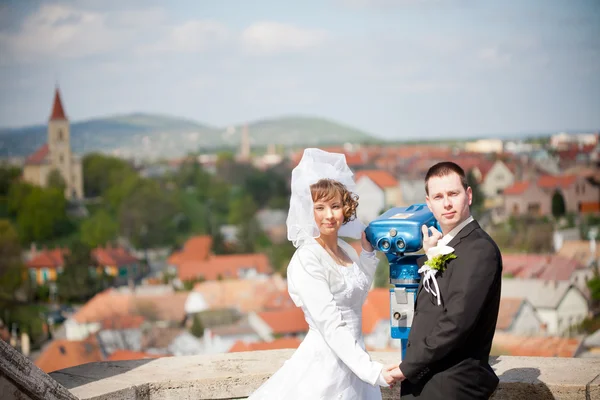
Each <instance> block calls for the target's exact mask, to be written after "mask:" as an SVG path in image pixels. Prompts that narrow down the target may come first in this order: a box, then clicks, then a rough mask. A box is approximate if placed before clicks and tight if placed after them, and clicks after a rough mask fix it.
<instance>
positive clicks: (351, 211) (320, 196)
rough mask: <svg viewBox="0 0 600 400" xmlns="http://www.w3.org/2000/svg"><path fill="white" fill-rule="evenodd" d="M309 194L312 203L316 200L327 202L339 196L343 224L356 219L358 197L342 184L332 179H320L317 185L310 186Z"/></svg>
mask: <svg viewBox="0 0 600 400" xmlns="http://www.w3.org/2000/svg"><path fill="white" fill-rule="evenodd" d="M310 193H311V195H312V199H313V202H317V201H318V200H325V201H328V200H331V199H334V198H336V197H337V196H338V195H339V196H340V198H341V199H342V207H343V210H342V211H343V212H344V224H346V223H348V222H350V221H353V220H355V219H356V208H357V207H358V195H357V194H355V193H351V192H350V191H349V190H348V189H347V188H346V186H344V185H343V184H342V183H340V182H338V181H335V180H333V179H320V180H319V181H318V182H317V183H313V184H312V185H310Z"/></svg>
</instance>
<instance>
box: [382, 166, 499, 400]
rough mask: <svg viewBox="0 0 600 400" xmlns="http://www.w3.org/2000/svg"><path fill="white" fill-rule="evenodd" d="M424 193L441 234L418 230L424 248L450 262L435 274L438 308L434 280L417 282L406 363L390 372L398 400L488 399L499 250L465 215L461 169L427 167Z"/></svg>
mask: <svg viewBox="0 0 600 400" xmlns="http://www.w3.org/2000/svg"><path fill="white" fill-rule="evenodd" d="M425 192H426V194H427V196H426V201H427V206H428V207H429V209H430V210H431V212H432V213H433V215H434V216H435V218H436V219H437V220H438V222H439V224H440V227H441V228H442V232H441V233H440V232H438V231H437V230H435V229H434V232H433V235H432V236H431V237H429V234H428V233H427V228H426V227H423V234H424V238H425V239H424V241H423V247H424V249H425V250H427V249H429V248H431V247H433V246H435V245H439V246H441V245H447V246H450V247H452V248H453V249H454V255H456V258H454V259H452V260H450V261H448V262H447V263H446V265H445V269H443V270H438V271H437V274H436V276H435V279H436V280H437V283H438V285H439V297H440V300H441V303H440V304H439V305H438V298H437V296H434V294H436V295H437V293H436V290H434V289H433V288H434V287H435V285H434V284H433V282H431V283H432V284H431V285H427V286H425V287H424V286H423V283H424V282H423V279H421V283H420V285H419V289H418V291H417V300H416V303H415V314H414V320H413V324H412V328H411V330H410V335H409V337H408V343H407V349H406V358H405V359H404V360H402V362H401V363H400V365H399V366H397V367H395V368H394V369H393V370H391V373H392V376H394V378H395V379H396V380H397V381H402V384H401V386H402V388H401V397H402V399H424V400H434V399H444V400H445V399H461V400H462V399H466V400H470V399H473V400H475V399H488V398H489V397H490V396H491V395H492V393H493V392H494V390H495V389H496V387H497V386H498V377H497V376H496V374H495V373H494V371H493V370H492V368H491V367H490V365H489V363H488V358H489V355H490V349H491V347H492V338H493V337H494V331H495V329H496V320H497V318H498V308H499V306H500V283H501V274H502V258H501V255H500V250H499V249H498V246H496V244H495V243H494V241H493V240H492V238H490V236H489V235H488V234H487V233H485V231H483V229H481V227H480V226H479V224H478V223H477V221H475V220H474V219H473V217H472V216H471V213H470V209H469V206H470V205H471V200H472V197H473V192H472V190H471V188H470V187H469V186H468V185H467V179H466V177H465V172H464V171H463V169H462V168H461V167H460V166H458V165H457V164H455V163H452V162H442V163H438V164H436V165H434V166H433V167H431V168H430V169H429V171H428V172H427V175H426V177H425ZM425 261H426V257H422V258H421V259H419V260H418V264H419V267H421V266H423V264H424V262H425Z"/></svg>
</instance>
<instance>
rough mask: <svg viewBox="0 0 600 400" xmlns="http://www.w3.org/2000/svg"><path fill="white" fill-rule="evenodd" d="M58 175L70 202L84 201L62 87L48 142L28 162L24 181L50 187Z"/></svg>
mask: <svg viewBox="0 0 600 400" xmlns="http://www.w3.org/2000/svg"><path fill="white" fill-rule="evenodd" d="M54 171H58V173H59V174H60V176H61V177H62V179H63V181H64V183H65V197H66V198H67V199H69V200H75V199H82V198H83V173H82V167H81V161H80V160H79V159H78V158H77V157H75V156H73V153H72V152H71V126H70V124H69V120H68V119H67V116H66V115H65V110H64V108H63V105H62V100H61V98H60V91H59V90H58V87H57V88H56V90H55V92H54V104H53V105H52V113H51V114H50V118H49V120H48V141H47V142H46V144H44V145H43V146H42V147H40V148H39V149H38V150H37V151H36V152H35V153H33V154H31V155H30V156H29V157H28V158H27V160H26V161H25V166H24V168H23V179H24V180H25V181H26V182H29V183H31V184H34V185H39V186H43V187H46V186H48V181H49V177H50V176H51V174H52V173H53V172H54Z"/></svg>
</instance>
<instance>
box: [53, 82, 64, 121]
mask: <svg viewBox="0 0 600 400" xmlns="http://www.w3.org/2000/svg"><path fill="white" fill-rule="evenodd" d="M66 119H67V117H66V115H65V110H64V109H63V105H62V101H61V100H60V91H59V90H58V86H57V87H56V89H55V91H54V105H53V106H52V114H51V115H50V121H56V120H66Z"/></svg>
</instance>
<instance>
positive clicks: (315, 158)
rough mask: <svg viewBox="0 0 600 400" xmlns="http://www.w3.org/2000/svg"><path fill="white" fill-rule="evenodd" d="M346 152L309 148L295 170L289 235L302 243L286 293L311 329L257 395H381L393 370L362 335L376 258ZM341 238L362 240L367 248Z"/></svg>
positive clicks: (277, 399) (368, 398) (361, 398)
mask: <svg viewBox="0 0 600 400" xmlns="http://www.w3.org/2000/svg"><path fill="white" fill-rule="evenodd" d="M353 188H354V181H353V179H352V172H351V171H350V169H349V168H348V166H347V165H346V160H345V157H344V155H343V154H335V153H328V152H325V151H322V150H319V149H306V150H305V151H304V155H303V156H302V160H301V161H300V163H299V164H298V166H297V167H296V168H294V170H293V171H292V196H291V200H290V211H289V214H288V219H287V229H288V239H289V240H291V241H292V242H293V243H294V246H296V247H297V250H296V252H295V253H294V256H293V257H292V260H291V261H290V264H289V266H288V270H287V278H288V291H289V294H290V297H291V298H292V300H293V301H294V303H295V304H296V305H297V306H298V307H301V308H302V310H303V311H304V317H305V319H306V321H307V322H308V325H309V331H308V334H307V335H306V337H305V338H304V341H303V342H302V343H301V344H300V347H299V348H298V349H297V350H296V352H295V353H294V354H293V356H292V357H291V358H290V359H289V360H287V361H286V362H285V363H284V365H283V366H282V367H281V369H279V370H278V371H277V372H276V373H275V374H274V375H273V376H272V377H271V378H270V379H269V380H268V381H267V382H265V383H264V384H263V385H262V386H261V387H260V388H258V390H257V391H256V392H254V393H253V394H252V395H251V396H250V397H249V399H251V400H271V399H273V400H281V399H286V400H294V399H298V400H300V399H302V400H306V399H311V400H312V399H314V400H317V399H319V400H329V399H343V400H380V399H381V391H380V389H379V386H388V385H389V384H391V383H393V378H392V377H391V375H390V374H389V372H388V369H389V368H392V367H396V365H393V366H388V367H386V368H384V367H383V365H382V364H380V363H378V362H375V361H371V359H370V357H369V355H368V353H367V352H366V351H365V345H364V341H363V336H362V330H361V327H362V305H363V303H364V301H365V298H366V296H367V293H368V291H369V288H370V287H371V283H372V281H373V276H374V274H375V268H376V266H377V263H378V259H377V257H376V256H375V252H374V251H373V247H372V246H371V245H370V244H369V242H368V241H367V240H366V238H365V234H364V232H363V231H364V226H363V225H362V224H361V223H360V222H359V221H358V220H357V219H356V207H357V206H358V202H357V200H356V199H357V196H356V195H354V194H352V192H351V191H350V190H352V189H353ZM338 234H339V235H340V236H348V237H354V238H356V239H358V238H361V242H362V248H363V250H362V252H361V254H360V256H358V255H357V254H356V252H355V251H354V249H353V248H352V246H350V245H349V244H347V243H346V242H344V241H343V240H341V239H339V238H338Z"/></svg>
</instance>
